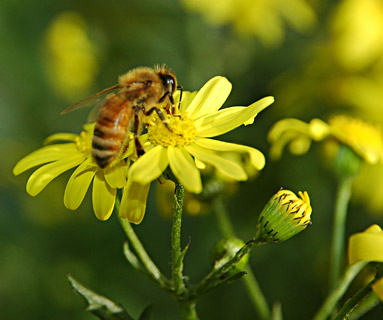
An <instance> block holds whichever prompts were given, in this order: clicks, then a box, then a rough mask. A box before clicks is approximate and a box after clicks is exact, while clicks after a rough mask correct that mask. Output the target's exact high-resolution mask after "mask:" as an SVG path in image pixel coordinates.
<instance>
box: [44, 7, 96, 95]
mask: <svg viewBox="0 0 383 320" xmlns="http://www.w3.org/2000/svg"><path fill="white" fill-rule="evenodd" d="M45 53H46V56H47V57H46V58H47V59H46V63H47V72H48V75H49V77H50V79H51V82H52V84H53V86H54V88H55V90H56V91H57V92H58V93H59V94H60V95H61V96H63V97H65V98H68V99H73V98H77V97H78V96H80V95H83V94H84V93H85V92H86V90H87V89H88V88H89V87H90V86H91V85H92V83H93V81H94V77H95V75H96V73H97V72H98V63H97V57H96V53H97V50H96V47H95V45H94V44H93V43H92V41H91V40H90V39H89V36H88V35H87V25H86V22H85V20H84V19H83V18H82V16H81V15H79V14H78V13H77V12H73V11H65V12H62V13H60V14H58V15H57V16H56V17H55V18H54V19H53V21H52V22H51V24H50V25H49V26H48V28H47V30H46V36H45Z"/></svg>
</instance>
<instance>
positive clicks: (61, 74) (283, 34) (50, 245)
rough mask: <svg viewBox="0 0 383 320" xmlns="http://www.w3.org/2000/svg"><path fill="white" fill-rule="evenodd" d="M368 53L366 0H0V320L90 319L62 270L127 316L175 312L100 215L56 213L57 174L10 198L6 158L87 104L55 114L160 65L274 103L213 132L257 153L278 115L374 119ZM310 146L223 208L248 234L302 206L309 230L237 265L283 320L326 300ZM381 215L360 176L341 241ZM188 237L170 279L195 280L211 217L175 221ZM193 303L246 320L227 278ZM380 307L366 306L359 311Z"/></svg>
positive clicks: (372, 175)
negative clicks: (124, 76)
mask: <svg viewBox="0 0 383 320" xmlns="http://www.w3.org/2000/svg"><path fill="white" fill-rule="evenodd" d="M382 57H383V3H382V1H381V0H363V1H358V0H343V1H329V0H327V1H318V0H313V1H303V0H291V1H284V0H238V1H234V0H232V1H230V0H225V1H218V0H210V1H207V2H205V1H198V0H185V1H181V0H180V1H177V0H163V1H155V0H148V1H139V0H125V1H122V0H115V1H101V0H93V1H90V0H82V1H69V0H67V1H61V2H57V1H48V0H37V1H34V2H30V1H25V0H3V1H1V2H0V70H1V73H0V119H1V126H0V141H1V145H2V152H1V155H2V157H1V161H0V175H1V177H0V188H1V193H0V200H1V201H0V214H1V223H0V318H1V319H58V320H59V319H76V320H85V319H93V316H92V315H90V314H88V313H87V312H86V311H85V310H84V303H83V301H82V299H81V298H80V297H79V296H76V295H75V294H74V293H73V292H72V290H71V288H70V286H69V284H68V282H67V280H66V275H67V274H68V273H70V274H72V275H73V276H74V277H75V278H77V279H78V280H80V281H81V282H83V283H84V284H86V285H87V286H89V287H90V288H92V289H94V290H95V291H97V292H99V293H101V294H104V295H106V296H108V297H110V298H111V299H113V300H115V301H117V302H119V303H121V304H122V305H123V306H124V307H125V308H127V309H128V310H129V312H130V313H131V314H132V315H134V316H137V315H138V314H140V312H141V311H142V309H143V308H144V307H145V306H147V305H148V304H149V303H153V317H152V319H179V318H180V313H179V311H178V308H177V305H176V303H175V302H174V301H173V299H172V297H170V296H168V295H167V294H165V293H162V292H161V291H160V290H159V289H158V288H157V287H156V286H155V285H154V284H152V283H151V282H150V281H148V280H147V279H145V278H144V277H143V276H142V275H141V274H138V273H137V272H136V271H134V270H133V269H132V268H131V267H130V266H129V265H128V263H127V262H126V261H125V260H124V257H123V254H122V243H123V241H124V235H123V232H122V229H121V227H120V226H119V223H118V221H117V219H116V217H115V216H112V218H111V219H109V221H107V222H100V221H98V220H97V219H96V218H95V217H94V215H93V212H92V208H91V199H90V195H89V194H88V195H87V197H86V199H85V200H84V203H83V204H82V206H81V207H80V209H79V210H77V211H75V212H72V211H69V210H67V209H65V207H64V205H63V201H62V197H63V194H64V189H65V184H66V182H67V180H68V177H69V173H66V174H63V175H62V176H60V177H59V178H58V179H55V180H54V181H53V182H52V183H51V184H50V185H49V186H48V187H47V188H46V189H45V190H44V191H43V192H42V193H41V194H40V195H38V196H37V197H36V198H32V197H30V196H28V195H27V193H26V192H25V183H26V181H27V178H28V175H29V174H23V175H21V176H20V177H14V176H13V175H12V168H13V166H14V165H15V164H16V162H17V161H18V160H19V159H20V158H21V157H23V156H24V155H26V154H28V153H30V152H31V151H33V150H35V149H37V148H39V147H40V146H41V145H42V142H43V140H44V138H45V137H47V136H48V135H50V134H52V133H56V132H73V133H78V132H79V131H80V130H81V127H82V125H83V124H84V123H85V121H86V118H87V111H86V110H82V111H78V112H76V113H71V114H68V115H65V116H60V112H61V111H62V110H63V109H65V108H66V107H67V106H69V105H71V104H73V103H74V102H76V101H78V100H79V99H81V98H84V97H86V96H88V95H90V94H92V93H95V92H97V91H100V90H101V89H104V88H106V87H109V86H111V85H113V84H115V83H116V81H117V76H118V75H119V74H121V73H124V72H126V71H128V70H129V69H131V68H133V67H136V66H141V65H143V66H153V65H154V64H161V63H166V64H167V65H168V66H169V67H170V68H172V69H173V70H174V71H175V72H176V75H177V77H178V81H179V83H180V84H182V85H183V86H184V88H185V89H186V90H190V91H192V90H197V89H199V88H200V87H201V86H202V85H203V84H204V83H205V82H206V81H207V80H208V79H209V78H211V77H213V76H215V75H223V76H226V77H227V78H228V79H229V80H230V81H231V82H232V84H233V91H232V94H231V95H230V97H229V99H228V101H227V103H226V104H225V105H227V106H230V105H248V104H250V103H252V102H253V101H255V100H257V99H259V98H262V97H264V96H266V95H273V96H275V98H276V102H275V104H274V105H272V106H271V107H269V108H268V109H266V110H265V111H263V112H262V113H261V114H260V115H259V116H258V117H257V118H256V120H255V124H254V125H252V126H248V127H242V128H239V129H237V130H235V131H234V132H231V133H230V134H226V135H225V136H224V137H222V140H225V141H230V142H235V143H240V144H246V145H249V146H253V147H256V148H258V149H260V150H261V151H262V152H263V153H264V154H265V155H266V156H267V154H268V150H269V145H268V143H267V138H266V137H267V132H268V130H269V129H270V128H271V126H272V125H273V123H275V122H276V121H277V120H280V119H282V118H285V117H297V118H299V119H301V120H304V121H309V120H311V119H312V118H314V117H319V118H321V119H323V120H326V119H327V117H328V116H329V115H332V114H336V113H347V114H350V115H354V116H359V117H361V118H362V119H364V120H366V121H372V122H374V123H376V124H380V125H382V124H383V58H382ZM321 151H322V150H321V147H320V145H316V144H314V145H313V147H312V148H311V149H310V152H309V153H308V154H306V155H305V156H303V157H295V156H292V155H290V154H289V153H285V154H284V156H283V158H282V160H281V161H279V162H275V163H273V162H271V161H269V160H268V159H267V165H266V167H265V169H264V170H263V171H262V172H261V173H260V174H259V176H258V177H257V178H256V179H254V180H252V181H248V182H246V183H241V184H240V185H239V186H238V189H237V192H236V193H235V194H234V195H233V196H232V197H231V198H230V199H228V200H227V205H228V209H229V211H230V216H231V218H232V221H233V223H234V226H235V229H236V231H237V233H238V235H239V236H240V237H241V238H243V239H244V240H248V239H250V238H251V237H252V236H253V235H254V233H255V226H256V221H257V217H258V214H259V212H260V210H261V209H262V208H263V206H264V204H265V203H266V202H267V200H268V199H269V198H270V197H271V195H272V194H273V193H274V192H276V191H277V190H278V189H279V188H280V187H284V188H288V189H291V190H293V191H294V192H297V191H299V190H307V191H308V193H309V195H310V197H311V201H312V206H313V215H312V220H313V225H312V226H310V227H309V228H308V229H307V230H306V231H305V232H303V233H301V234H299V235H298V236H297V237H295V238H293V239H291V240H289V241H288V242H286V243H282V244H278V245H268V246H263V247H260V248H257V249H256V250H254V251H253V254H252V256H251V259H250V263H251V266H252V269H253V271H254V273H255V275H256V276H257V278H258V279H259V282H260V285H261V287H262V289H263V290H264V293H265V295H266V297H267V299H268V301H269V303H270V304H271V303H273V302H276V301H280V302H281V303H282V310H283V313H284V316H285V319H310V318H311V316H312V315H313V314H314V313H315V311H316V310H317V308H318V307H319V306H320V304H321V302H322V301H323V299H324V297H325V295H326V288H327V279H328V275H327V269H328V256H329V253H328V249H329V244H330V232H331V222H332V206H333V201H334V191H335V187H336V183H335V179H334V177H333V175H332V174H331V172H330V171H329V170H328V169H327V168H326V166H325V165H324V164H323V163H322V156H321V154H322V152H321ZM155 198H156V197H155V188H152V189H151V193H150V195H149V200H148V202H149V203H148V209H147V213H146V217H145V219H144V221H143V222H142V223H141V224H140V225H139V226H136V227H135V230H136V232H137V233H138V235H139V236H140V237H141V240H142V241H143V243H144V245H145V246H146V248H147V250H148V251H149V252H150V253H151V255H152V257H153V259H154V261H156V262H157V263H158V265H159V266H160V267H161V268H162V270H169V267H170V264H169V258H170V235H169V234H170V221H169V220H168V219H165V218H163V217H162V216H161V215H160V214H159V212H158V211H159V210H158V208H159V206H158V205H157V203H156V200H155ZM382 213H383V165H382V164H380V165H376V166H374V167H366V168H365V169H364V171H363V172H362V174H361V175H360V177H359V178H358V181H357V183H356V184H355V199H354V200H353V201H352V202H351V205H350V212H349V216H348V221H347V227H346V231H347V235H350V234H351V233H355V232H359V231H362V230H364V229H365V228H367V227H368V226H369V225H371V224H372V223H377V224H380V225H382V220H383V215H382ZM189 237H190V238H191V247H190V250H189V253H188V256H187V257H186V261H185V263H186V265H185V272H186V274H188V275H189V276H190V281H191V282H192V283H195V282H197V281H198V280H199V279H201V278H202V277H203V276H204V275H205V274H206V273H207V272H208V271H209V270H210V267H211V265H210V261H209V254H210V252H209V251H210V248H212V246H213V245H214V243H215V242H216V241H217V240H219V239H220V233H219V230H218V227H217V223H216V220H215V217H214V216H213V215H203V216H197V217H191V216H185V218H184V224H183V243H184V244H186V241H187V240H188V238H189ZM164 272H165V271H164ZM165 273H166V272H165ZM167 274H168V273H167ZM360 281H363V279H361V280H360ZM359 285H360V283H359ZM197 310H198V312H199V315H200V317H201V319H233V318H236V319H256V316H255V313H254V311H253V309H252V306H251V303H250V301H249V299H248V298H247V294H246V291H245V289H244V287H243V284H242V283H241V282H240V281H239V282H237V283H234V284H232V285H230V286H228V287H226V288H223V289H220V290H216V291H213V292H211V293H210V294H208V295H206V296H205V297H203V298H202V299H201V301H200V303H199V304H198V306H197ZM382 312H383V308H382V306H381V305H380V306H378V307H377V308H376V309H375V310H374V311H373V312H371V313H369V314H368V315H366V316H365V318H366V319H377V317H378V315H379V314H381V313H382Z"/></svg>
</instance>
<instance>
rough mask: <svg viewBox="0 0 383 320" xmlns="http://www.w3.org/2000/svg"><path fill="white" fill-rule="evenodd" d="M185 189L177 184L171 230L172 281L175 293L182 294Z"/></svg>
mask: <svg viewBox="0 0 383 320" xmlns="http://www.w3.org/2000/svg"><path fill="white" fill-rule="evenodd" d="M184 195H185V189H184V186H183V185H182V184H180V183H176V188H175V192H174V215H173V224H172V230H171V246H172V280H173V285H174V290H175V293H176V294H177V295H178V294H181V293H182V292H183V291H184V289H185V288H184V284H183V276H182V266H183V263H182V261H181V259H182V258H183V256H182V252H181V222H182V208H183V202H184Z"/></svg>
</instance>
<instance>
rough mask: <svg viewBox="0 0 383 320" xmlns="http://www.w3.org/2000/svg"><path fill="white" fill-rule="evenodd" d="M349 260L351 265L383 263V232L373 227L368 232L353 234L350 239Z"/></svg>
mask: <svg viewBox="0 0 383 320" xmlns="http://www.w3.org/2000/svg"><path fill="white" fill-rule="evenodd" d="M348 260H349V263H350V264H354V263H356V262H359V261H379V262H383V231H382V229H381V228H380V227H379V226H377V225H373V226H371V227H370V228H368V229H367V230H366V231H364V232H361V233H356V234H353V235H352V236H351V237H350V239H349V246H348Z"/></svg>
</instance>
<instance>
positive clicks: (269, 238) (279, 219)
mask: <svg viewBox="0 0 383 320" xmlns="http://www.w3.org/2000/svg"><path fill="white" fill-rule="evenodd" d="M298 195H299V197H297V196H296V195H295V193H294V192H292V191H289V190H283V189H282V190H279V191H278V192H277V193H276V194H275V195H274V196H273V197H272V198H271V199H270V200H269V202H268V203H267V204H266V206H265V207H264V209H263V210H262V212H261V214H260V215H259V219H258V233H259V234H260V237H261V239H262V240H263V241H266V242H275V243H277V242H282V241H285V240H288V239H290V238H291V237H293V236H295V235H296V234H297V233H299V232H301V231H303V230H304V229H306V227H307V226H308V225H309V224H311V213H312V208H311V205H310V198H309V195H308V193H307V192H306V191H304V192H300V191H299V192H298Z"/></svg>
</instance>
